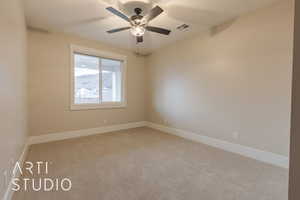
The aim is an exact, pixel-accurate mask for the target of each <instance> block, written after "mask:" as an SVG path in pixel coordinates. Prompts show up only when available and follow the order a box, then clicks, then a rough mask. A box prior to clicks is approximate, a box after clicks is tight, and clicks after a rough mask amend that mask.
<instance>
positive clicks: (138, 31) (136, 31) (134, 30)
mask: <svg viewBox="0 0 300 200" xmlns="http://www.w3.org/2000/svg"><path fill="white" fill-rule="evenodd" d="M130 31H131V34H132V35H134V36H136V37H140V36H143V35H144V34H145V32H146V28H145V27H144V26H132V27H131V29H130Z"/></svg>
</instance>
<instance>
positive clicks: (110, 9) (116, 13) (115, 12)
mask: <svg viewBox="0 0 300 200" xmlns="http://www.w3.org/2000/svg"><path fill="white" fill-rule="evenodd" d="M106 10H108V11H110V12H111V13H113V14H114V15H117V16H118V17H121V18H122V19H124V20H126V21H128V22H130V19H129V18H128V17H127V16H126V15H124V14H123V13H121V12H120V11H118V10H117V9H115V8H113V7H107V8H106Z"/></svg>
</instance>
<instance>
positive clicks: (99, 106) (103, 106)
mask: <svg viewBox="0 0 300 200" xmlns="http://www.w3.org/2000/svg"><path fill="white" fill-rule="evenodd" d="M126 107H127V105H126V104H125V103H118V104H83V105H79V104H74V105H71V111H76V110H77V111H78V110H100V109H118V108H126Z"/></svg>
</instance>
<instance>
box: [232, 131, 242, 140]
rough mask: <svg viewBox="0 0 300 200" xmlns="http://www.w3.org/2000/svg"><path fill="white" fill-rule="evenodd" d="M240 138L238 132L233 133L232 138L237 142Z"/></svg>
mask: <svg viewBox="0 0 300 200" xmlns="http://www.w3.org/2000/svg"><path fill="white" fill-rule="evenodd" d="M239 136H240V133H239V132H237V131H235V132H233V133H232V137H233V138H234V139H235V140H237V139H238V138H239Z"/></svg>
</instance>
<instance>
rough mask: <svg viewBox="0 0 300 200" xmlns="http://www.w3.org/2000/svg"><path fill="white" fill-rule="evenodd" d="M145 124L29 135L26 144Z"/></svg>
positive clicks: (145, 123)
mask: <svg viewBox="0 0 300 200" xmlns="http://www.w3.org/2000/svg"><path fill="white" fill-rule="evenodd" d="M146 125H147V122H145V121H141V122H132V123H127V124H118V125H112V126H103V127H98V128H90V129H82V130H74V131H66V132H60V133H50V134H46V135H41V136H31V137H29V141H28V144H29V145H31V144H40V143H46V142H52V141H58V140H65V139H71V138H77V137H84V136H89V135H97V134H102V133H108V132H113V131H119V130H125V129H131V128H138V127H143V126H146Z"/></svg>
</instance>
